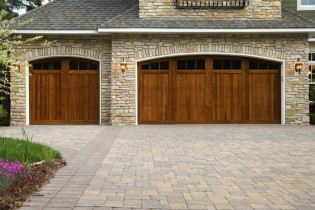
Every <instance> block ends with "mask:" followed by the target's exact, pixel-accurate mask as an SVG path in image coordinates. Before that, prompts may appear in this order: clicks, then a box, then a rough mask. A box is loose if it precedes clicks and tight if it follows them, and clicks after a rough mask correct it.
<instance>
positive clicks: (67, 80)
mask: <svg viewBox="0 0 315 210" xmlns="http://www.w3.org/2000/svg"><path fill="white" fill-rule="evenodd" d="M51 60H53V59H48V60H44V61H51ZM69 60H70V58H62V59H61V61H62V64H61V70H33V69H32V68H31V69H30V73H31V76H30V123H31V124H98V123H99V71H98V70H93V71H92V70H89V71H79V70H77V71H70V70H69ZM84 61H85V60H84ZM36 62H43V60H41V61H36ZM93 62H94V61H93Z"/></svg>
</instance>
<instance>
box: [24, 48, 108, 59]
mask: <svg viewBox="0 0 315 210" xmlns="http://www.w3.org/2000/svg"><path fill="white" fill-rule="evenodd" d="M50 56H51V57H53V56H64V57H66V56H74V57H84V58H90V59H94V60H101V59H102V52H100V51H99V50H95V49H87V48H79V47H66V46H60V47H50V48H36V49H30V50H28V51H27V52H26V53H25V60H31V59H36V58H42V57H50Z"/></svg>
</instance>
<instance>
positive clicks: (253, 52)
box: [135, 44, 285, 60]
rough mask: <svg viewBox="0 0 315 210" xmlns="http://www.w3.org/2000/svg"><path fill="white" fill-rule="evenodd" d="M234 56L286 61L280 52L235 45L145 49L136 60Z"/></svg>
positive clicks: (138, 54)
mask: <svg viewBox="0 0 315 210" xmlns="http://www.w3.org/2000/svg"><path fill="white" fill-rule="evenodd" d="M197 53H199V54H202V53H205V54H207V53H211V54H215V53H218V54H232V55H237V54H239V55H248V56H253V57H260V58H266V59H268V58H269V59H273V60H284V57H285V53H284V52H283V51H280V50H273V49H268V48H256V47H248V46H234V45H215V44H203V45H174V46H167V47H157V48H153V49H143V50H139V51H137V52H136V54H135V57H136V60H142V59H145V58H153V57H160V56H167V55H172V54H175V55H179V54H197Z"/></svg>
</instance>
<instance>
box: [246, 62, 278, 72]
mask: <svg viewBox="0 0 315 210" xmlns="http://www.w3.org/2000/svg"><path fill="white" fill-rule="evenodd" d="M249 69H250V70H280V64H279V63H274V62H269V61H256V60H249Z"/></svg>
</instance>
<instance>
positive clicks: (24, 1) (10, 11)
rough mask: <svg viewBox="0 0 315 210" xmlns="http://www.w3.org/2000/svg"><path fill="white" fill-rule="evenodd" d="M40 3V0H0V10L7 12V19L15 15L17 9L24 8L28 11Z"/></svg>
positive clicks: (16, 14)
mask: <svg viewBox="0 0 315 210" xmlns="http://www.w3.org/2000/svg"><path fill="white" fill-rule="evenodd" d="M41 5H42V0H0V10H5V11H6V12H7V14H6V18H7V19H12V18H14V17H17V16H18V13H17V12H16V11H17V10H21V9H26V11H30V10H32V9H34V8H36V7H38V6H41Z"/></svg>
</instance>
